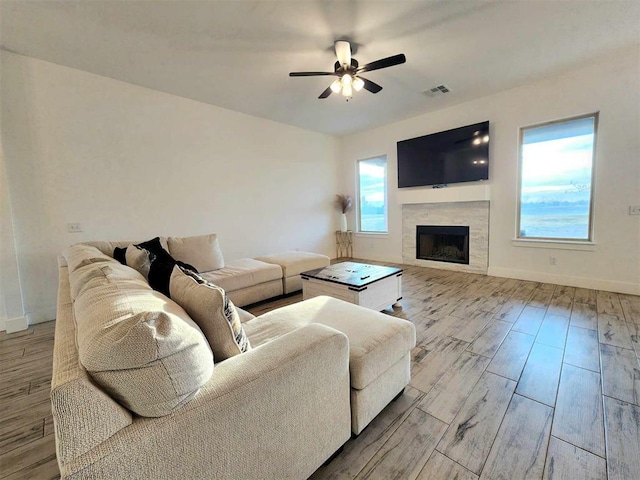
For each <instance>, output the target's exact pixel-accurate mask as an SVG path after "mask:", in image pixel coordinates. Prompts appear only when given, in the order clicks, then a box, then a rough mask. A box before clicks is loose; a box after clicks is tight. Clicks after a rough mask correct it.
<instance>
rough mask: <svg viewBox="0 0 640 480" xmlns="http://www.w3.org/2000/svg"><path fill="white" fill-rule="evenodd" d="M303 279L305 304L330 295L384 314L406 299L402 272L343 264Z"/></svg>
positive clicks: (324, 269) (323, 269)
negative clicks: (391, 306)
mask: <svg viewBox="0 0 640 480" xmlns="http://www.w3.org/2000/svg"><path fill="white" fill-rule="evenodd" d="M300 276H301V277H302V297H303V299H305V300H306V299H308V298H313V297H317V296H319V295H328V296H330V297H334V298H339V299H341V300H344V301H346V302H349V303H355V304H356V305H360V306H363V307H367V308H370V309H372V310H376V311H380V310H384V309H385V308H387V307H388V306H389V305H393V304H395V303H397V302H398V301H399V300H401V299H402V269H401V268H396V267H384V266H380V265H369V264H367V263H356V262H342V263H336V264H335V265H330V266H328V267H324V268H317V269H315V270H309V271H307V272H302V273H301V274H300Z"/></svg>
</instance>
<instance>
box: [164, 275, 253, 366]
mask: <svg viewBox="0 0 640 480" xmlns="http://www.w3.org/2000/svg"><path fill="white" fill-rule="evenodd" d="M169 289H170V291H171V298H172V299H173V300H175V301H176V302H177V303H178V304H179V305H180V306H182V308H184V309H185V310H186V311H187V313H188V314H189V315H190V316H191V318H192V319H193V320H194V321H195V322H196V323H197V324H198V326H199V327H200V329H201V330H202V333H204V335H205V337H206V338H207V340H208V341H209V346H210V347H211V350H213V357H214V359H215V361H216V362H220V361H222V360H226V359H227V358H230V357H233V356H234V355H238V354H240V353H244V352H246V351H248V350H250V349H251V344H250V343H249V339H248V338H247V335H246V334H245V332H244V328H243V327H242V323H241V321H240V316H239V315H238V312H237V310H236V307H235V306H234V305H233V302H231V300H229V297H227V294H226V293H225V291H224V290H223V289H222V288H220V287H218V286H216V285H214V284H212V283H210V282H207V281H206V280H205V279H203V278H202V277H201V276H200V275H198V274H197V273H195V272H192V271H190V270H187V269H184V268H181V267H180V266H178V265H176V266H175V267H174V268H173V273H172V274H171V282H170V285H169Z"/></svg>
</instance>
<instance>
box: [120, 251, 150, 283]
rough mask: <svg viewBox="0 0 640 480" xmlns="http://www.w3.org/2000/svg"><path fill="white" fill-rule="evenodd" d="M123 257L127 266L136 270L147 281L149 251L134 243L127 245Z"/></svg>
mask: <svg viewBox="0 0 640 480" xmlns="http://www.w3.org/2000/svg"><path fill="white" fill-rule="evenodd" d="M125 259H126V261H127V266H128V267H131V268H133V269H134V270H137V271H138V272H140V273H141V274H142V276H143V277H144V278H145V279H146V280H147V281H148V280H149V270H150V269H151V259H150V258H149V251H148V250H146V249H144V248H141V247H137V246H135V245H129V246H128V247H127V251H126V252H125Z"/></svg>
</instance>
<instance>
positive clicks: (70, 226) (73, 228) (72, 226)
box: [67, 223, 82, 233]
mask: <svg viewBox="0 0 640 480" xmlns="http://www.w3.org/2000/svg"><path fill="white" fill-rule="evenodd" d="M81 231H82V225H80V224H79V223H67V232H69V233H79V232H81Z"/></svg>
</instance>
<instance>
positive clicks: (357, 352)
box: [244, 296, 416, 389]
mask: <svg viewBox="0 0 640 480" xmlns="http://www.w3.org/2000/svg"><path fill="white" fill-rule="evenodd" d="M309 323H321V324H323V325H326V326H328V327H332V328H335V329H336V330H338V331H340V332H342V333H344V334H345V335H346V336H347V337H348V339H349V371H350V375H351V387H352V388H356V389H363V388H365V387H366V386H367V385H369V384H370V383H371V382H373V381H374V380H375V379H376V378H378V377H379V376H380V375H381V374H382V373H383V372H385V371H386V370H387V369H388V368H390V367H391V366H392V365H394V364H395V363H396V362H397V361H398V360H400V359H401V358H403V357H404V356H405V355H406V354H407V353H408V352H410V351H411V349H412V348H413V347H414V346H415V343H416V334H415V327H414V325H413V324H412V323H411V322H408V321H406V320H402V319H399V318H396V317H392V316H389V315H385V314H383V313H380V312H376V311H373V310H370V309H368V308H364V307H360V306H358V305H353V304H351V303H347V302H344V301H342V300H338V299H335V298H330V297H325V296H320V297H315V298H311V299H309V300H305V301H303V302H300V303H295V304H293V305H288V306H286V307H282V308H278V309H277V310H273V311H271V312H268V313H265V314H263V315H260V316H258V317H256V318H254V319H253V320H250V321H248V322H246V323H245V324H244V328H245V331H246V332H247V336H248V337H249V340H250V341H251V345H252V346H253V347H254V348H255V347H258V346H260V345H262V344H264V343H266V342H269V341H270V340H273V339H275V338H278V337H280V336H282V335H284V334H285V333H288V332H290V331H292V330H295V329H296V328H300V327H302V326H304V325H308V324H309Z"/></svg>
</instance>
